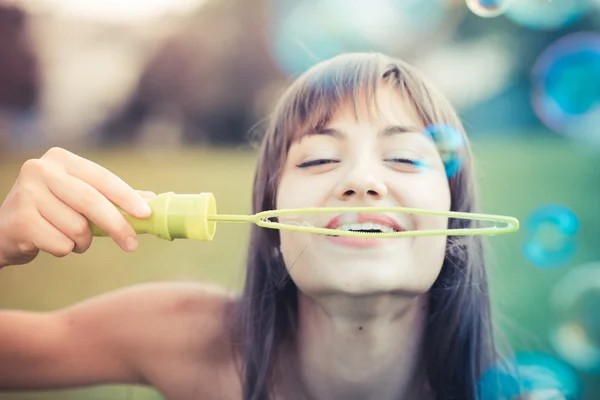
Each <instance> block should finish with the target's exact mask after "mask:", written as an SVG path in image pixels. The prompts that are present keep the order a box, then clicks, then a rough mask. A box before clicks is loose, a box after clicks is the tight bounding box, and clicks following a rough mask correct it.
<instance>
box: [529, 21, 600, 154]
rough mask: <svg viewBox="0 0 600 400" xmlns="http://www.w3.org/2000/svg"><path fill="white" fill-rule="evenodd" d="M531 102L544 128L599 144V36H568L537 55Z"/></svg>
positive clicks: (581, 34) (578, 34) (583, 33)
mask: <svg viewBox="0 0 600 400" xmlns="http://www.w3.org/2000/svg"><path fill="white" fill-rule="evenodd" d="M532 103H533V106H534V110H535V112H536V114H537V116H538V118H539V119H540V120H541V121H542V122H543V123H544V124H545V125H546V126H547V127H548V128H550V129H552V130H553V131H555V132H557V133H559V134H562V135H565V136H567V137H570V138H573V139H577V140H582V141H585V142H586V143H592V144H596V145H600V131H598V128H597V127H598V125H600V34H597V33H592V32H579V33H574V34H570V35H568V36H565V37H563V38H561V39H559V40H558V41H556V42H555V43H553V44H551V45H550V46H549V47H548V48H547V49H545V50H544V51H543V52H542V53H541V55H540V56H539V57H538V59H537V61H536V63H535V65H534V67H533V71H532Z"/></svg>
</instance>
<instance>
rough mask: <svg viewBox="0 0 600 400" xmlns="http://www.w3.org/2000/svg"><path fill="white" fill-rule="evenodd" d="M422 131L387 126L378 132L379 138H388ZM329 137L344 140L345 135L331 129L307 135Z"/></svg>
mask: <svg viewBox="0 0 600 400" xmlns="http://www.w3.org/2000/svg"><path fill="white" fill-rule="evenodd" d="M421 131H422V129H419V128H417V127H414V126H405V125H388V126H386V127H385V128H383V129H382V130H381V131H379V136H384V137H389V136H394V135H398V134H402V133H419V132H421ZM311 134H312V135H329V136H333V137H337V138H344V137H345V136H346V134H345V133H344V132H343V131H340V130H337V129H333V128H321V129H315V130H313V131H311V132H309V135H311Z"/></svg>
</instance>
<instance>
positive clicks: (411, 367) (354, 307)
mask: <svg viewBox="0 0 600 400" xmlns="http://www.w3.org/2000/svg"><path fill="white" fill-rule="evenodd" d="M298 296H299V298H298V301H299V303H298V307H299V308H298V311H299V315H298V318H299V321H298V322H299V324H298V326H299V331H298V336H297V338H296V344H295V353H296V354H295V358H296V360H297V363H296V366H295V367H294V368H295V369H296V372H297V374H296V375H297V381H298V382H297V385H299V386H300V387H301V390H302V391H303V392H304V393H305V397H307V398H310V399H333V398H343V399H378V400H385V399H394V400H397V399H405V398H407V399H408V398H419V399H421V398H423V394H422V393H419V392H418V390H419V389H420V388H421V387H424V386H425V383H426V379H425V377H424V376H425V374H424V373H423V368H422V366H423V365H422V363H421V360H422V353H421V344H422V343H421V338H422V336H423V333H424V329H425V318H426V311H427V297H426V296H421V297H417V298H414V297H413V298H411V299H407V297H406V296H405V295H400V294H389V293H386V294H377V295H371V296H364V297H362V296H361V297H349V296H345V295H333V296H326V297H324V298H319V299H313V298H311V297H308V296H306V295H303V294H302V293H299V294H298Z"/></svg>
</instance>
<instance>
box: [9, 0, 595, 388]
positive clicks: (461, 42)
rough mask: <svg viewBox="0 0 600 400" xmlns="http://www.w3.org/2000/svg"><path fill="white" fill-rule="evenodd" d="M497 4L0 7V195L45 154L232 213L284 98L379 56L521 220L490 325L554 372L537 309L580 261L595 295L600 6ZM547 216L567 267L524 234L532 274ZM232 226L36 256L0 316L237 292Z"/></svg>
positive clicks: (495, 287) (42, 0)
mask: <svg viewBox="0 0 600 400" xmlns="http://www.w3.org/2000/svg"><path fill="white" fill-rule="evenodd" d="M496 3H504V4H505V5H506V4H508V3H509V2H508V1H506V0H495V1H489V0H486V1H481V0H401V1H398V0H372V1H369V2H367V1H360V0H359V1H354V2H352V1H346V0H343V6H341V4H342V2H341V1H340V0H319V1H318V2H317V1H301V0H253V1H243V0H152V1H148V0H128V1H126V2H123V1H121V0H103V1H71V0H19V1H18V2H16V1H13V0H0V199H3V198H4V197H5V195H6V193H7V192H8V190H9V189H10V187H11V185H12V183H13V182H14V180H15V178H16V177H17V175H18V172H19V168H20V166H21V165H22V164H23V162H24V161H25V160H27V159H28V158H31V157H39V156H41V155H42V154H43V153H44V152H45V151H46V150H48V149H49V148H51V147H53V146H60V147H64V148H67V149H69V150H71V151H73V152H75V153H78V154H80V155H82V156H84V157H87V158H89V159H91V160H93V161H96V162H98V163H100V164H101V165H104V166H106V167H107V168H109V169H110V170H112V171H113V172H115V173H116V174H118V175H119V176H121V177H122V178H124V179H125V180H126V181H127V182H128V183H130V184H131V185H132V186H133V187H135V188H138V189H146V190H152V191H155V192H167V191H174V192H179V193H198V192H202V191H210V192H213V193H214V194H215V196H216V198H217V201H218V208H219V211H220V212H223V213H248V212H250V198H251V197H250V192H251V183H252V178H253V172H254V171H253V170H254V166H255V161H256V160H255V157H256V153H255V151H254V150H252V149H251V148H250V146H248V144H249V138H250V136H251V135H252V134H253V133H261V132H262V131H264V127H265V126H264V119H265V117H267V116H268V115H269V114H270V112H271V109H272V107H273V105H274V103H275V102H276V101H277V99H278V98H279V95H280V93H281V92H282V90H283V89H284V88H285V87H286V86H287V84H288V83H289V82H290V81H291V80H292V79H293V78H295V77H296V76H297V75H298V74H300V73H301V72H303V71H305V70H306V69H307V68H309V67H310V66H311V65H313V64H314V63H316V62H318V61H321V60H325V59H328V58H330V57H333V56H335V55H337V54H340V53H343V52H352V51H378V52H383V53H386V54H389V55H391V56H396V57H399V58H401V59H403V60H405V61H407V62H409V63H411V64H413V65H415V66H416V67H417V68H418V69H419V70H421V71H423V72H424V73H425V74H426V75H427V76H428V77H429V78H430V79H431V80H432V81H433V83H434V84H435V85H436V86H437V87H438V88H439V89H440V90H441V91H442V92H443V93H444V94H445V95H446V96H447V97H448V99H449V100H450V101H451V102H452V104H453V105H454V106H455V107H456V109H457V111H458V112H459V114H460V116H461V118H462V120H463V121H464V123H465V126H466V130H467V132H468V134H469V136H470V137H471V140H472V145H473V149H474V154H475V157H476V162H477V166H478V168H477V176H478V180H479V184H480V194H481V197H482V206H483V212H486V213H491V214H502V215H511V216H515V217H517V218H519V219H520V220H521V223H522V227H521V230H520V231H519V232H517V233H515V234H511V235H501V236H496V237H489V238H487V239H486V241H487V244H488V250H489V271H490V280H491V287H492V299H493V305H494V310H495V318H496V322H497V324H498V326H499V327H500V328H501V329H502V330H503V332H504V333H505V335H506V336H507V338H508V340H509V342H510V344H512V346H513V348H514V350H515V351H527V350H539V351H542V352H545V353H548V354H552V355H558V356H559V358H563V359H566V358H570V357H568V356H565V354H562V355H560V354H557V353H556V351H557V349H556V347H555V346H553V345H552V343H551V341H550V340H549V332H550V331H551V329H552V328H553V326H554V325H555V324H556V323H557V322H559V321H558V320H559V319H560V318H561V317H562V314H561V313H559V312H558V311H557V310H556V309H555V308H554V306H552V303H551V301H550V299H551V296H552V293H553V289H554V288H555V285H556V283H557V282H560V281H561V279H563V278H564V277H565V276H566V275H567V274H569V273H571V272H573V271H575V270H580V268H579V267H581V266H583V265H585V264H587V263H595V264H594V265H595V269H594V271H593V272H595V275H594V276H592V277H590V278H589V280H588V282H584V283H588V284H591V285H596V288H600V277H599V275H600V246H599V245H598V238H600V212H598V211H599V207H598V204H599V203H600V201H599V199H600V146H599V144H600V129H599V128H598V127H599V121H600V90H598V85H597V83H598V82H600V34H599V32H600V2H598V1H596V0H552V1H541V0H518V1H512V2H510V7H499V8H498V7H495V5H496ZM486 4H487V8H488V9H487V10H486V6H485V5H486ZM490 8H491V9H492V12H490ZM548 204H553V205H560V206H561V207H563V209H556V210H555V211H553V213H552V214H551V215H548V216H547V218H546V220H547V221H546V222H547V224H546V225H550V228H549V229H550V232H552V230H554V231H556V230H559V229H560V228H561V223H562V222H564V221H565V218H566V217H568V215H567V214H565V213H564V212H563V211H564V210H565V209H569V210H571V211H572V212H573V213H574V215H576V217H577V220H578V223H579V227H578V229H577V233H576V235H575V236H574V237H573V238H572V240H573V242H574V243H575V249H574V252H573V254H572V255H568V257H567V258H566V259H565V260H563V261H561V260H560V253H561V252H556V253H553V252H552V246H553V245H556V244H561V239H564V237H562V238H561V237H559V238H558V239H557V238H556V237H554V238H553V237H552V233H551V234H550V236H549V237H546V236H544V235H545V233H544V235H539V236H536V237H535V241H540V243H541V242H544V244H543V246H545V247H544V248H543V249H542V250H543V251H542V252H541V256H543V257H542V258H544V257H545V258H546V259H548V260H554V261H555V262H557V265H556V266H555V267H553V268H548V267H546V268H542V267H540V266H539V264H536V263H535V262H533V259H532V258H531V257H529V258H528V257H526V255H525V253H524V252H523V246H524V245H525V244H526V243H528V242H530V241H531V239H532V237H531V236H530V235H531V232H530V230H529V228H532V229H533V228H534V227H531V226H528V222H527V221H528V218H529V217H530V216H531V215H532V214H534V213H535V212H536V211H539V210H540V207H542V206H544V205H548ZM561 210H562V211H561ZM566 221H567V222H568V218H567V219H566ZM545 229H546V228H544V229H541V228H539V229H538V228H536V229H534V230H536V232H537V233H538V234H539V233H540V232H547V231H546V230H545ZM248 231H249V226H246V225H242V224H219V226H218V227H217V234H216V237H215V239H214V241H212V242H210V243H205V242H191V241H175V242H166V241H162V240H159V239H157V238H154V237H142V239H141V242H140V247H139V249H138V251H136V252H135V253H133V254H127V253H124V252H123V251H121V250H119V248H118V247H117V246H116V245H114V244H113V243H112V242H111V241H110V240H109V239H99V240H96V241H95V243H94V245H93V246H92V248H91V249H90V250H89V251H88V252H87V253H86V254H83V255H70V256H68V257H66V258H63V259H56V258H52V257H50V256H48V255H45V254H42V255H41V256H40V257H39V258H38V259H36V260H35V262H33V263H32V264H30V265H26V266H19V267H10V268H7V269H4V270H2V271H0V309H3V308H16V309H24V310H55V309H57V308H60V307H63V306H66V305H69V304H72V303H74V302H77V301H79V300H82V299H86V298H89V297H91V296H94V295H98V294H101V293H105V292H107V291H110V290H114V289H117V288H120V287H123V286H126V285H133V284H136V283H143V282H152V281H169V280H193V281H205V280H206V281H211V282H214V283H218V284H220V285H223V286H225V287H227V288H230V289H232V290H239V289H240V288H241V286H242V284H243V281H244V261H245V260H244V257H245V246H246V244H247V241H248V237H247V234H248ZM555 233H556V232H555ZM546 241H547V242H546ZM563 244H564V243H563ZM576 289H577V285H573V286H572V290H573V291H575V290H576ZM599 292H600V290H596V293H599ZM572 293H574V292H572ZM584 300H585V301H587V303H585V301H582V304H583V303H585V304H587V306H588V309H587V310H584V311H582V309H583V307H580V308H581V309H578V310H577V312H581V314H576V313H575V310H572V312H571V317H572V318H575V319H576V320H577V322H580V323H581V326H586V327H587V328H586V330H582V331H579V332H578V333H577V332H575V331H571V333H573V332H575V333H577V335H578V336H577V337H571V339H572V340H579V342H580V343H581V342H582V341H583V340H584V339H587V340H588V341H589V344H590V346H591V348H592V349H596V350H598V351H600V327H599V325H598V321H599V320H600V314H598V310H600V302H599V301H600V296H598V297H596V298H593V296H590V297H587V298H585V299H584ZM562 304H564V303H562ZM585 313H587V314H585ZM585 318H587V320H586V319H585ZM198 334H201V332H199V333H198ZM0 341H1V338H0ZM567 342H568V341H564V343H563V344H565V343H567ZM586 352H587V354H586ZM578 354H579V355H582V354H583V355H590V354H591V351H587V350H585V351H579V352H578ZM597 364H598V365H597V366H598V367H599V368H600V357H599V359H598V362H597ZM541 367H543V365H542V366H541ZM0 373H1V371H0ZM579 374H580V377H581V379H582V382H583V384H584V396H583V399H584V400H598V399H600V379H598V376H599V375H598V373H596V375H592V374H589V373H585V372H583V370H582V369H581V368H580V369H579ZM13 399H14V400H25V399H31V400H32V399H36V400H37V399H40V400H42V399H43V400H59V399H61V400H62V399H65V400H72V399H73V400H74V399H78V400H79V399H82V400H88V399H146V400H151V399H153V400H159V399H160V395H159V394H158V393H156V392H155V391H153V390H152V389H151V388H141V387H124V386H109V387H100V388H86V389H77V390H61V391H56V392H38V393H35V392H32V393H6V392H0V400H13ZM578 400H579V399H578Z"/></svg>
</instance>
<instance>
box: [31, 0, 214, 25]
mask: <svg viewBox="0 0 600 400" xmlns="http://www.w3.org/2000/svg"><path fill="white" fill-rule="evenodd" d="M205 2H206V0H128V1H121V0H103V1H79V0H23V4H24V5H25V6H26V7H27V8H28V9H32V10H44V11H50V12H52V13H56V14H59V15H64V16H68V17H75V18H82V19H87V20H93V21H110V22H129V23H131V22H137V21H147V20H152V19H156V18H160V17H163V16H166V15H169V14H173V15H184V14H186V13H189V12H191V11H193V10H196V9H198V8H199V7H200V6H202V5H203V4H204V3H205Z"/></svg>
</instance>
